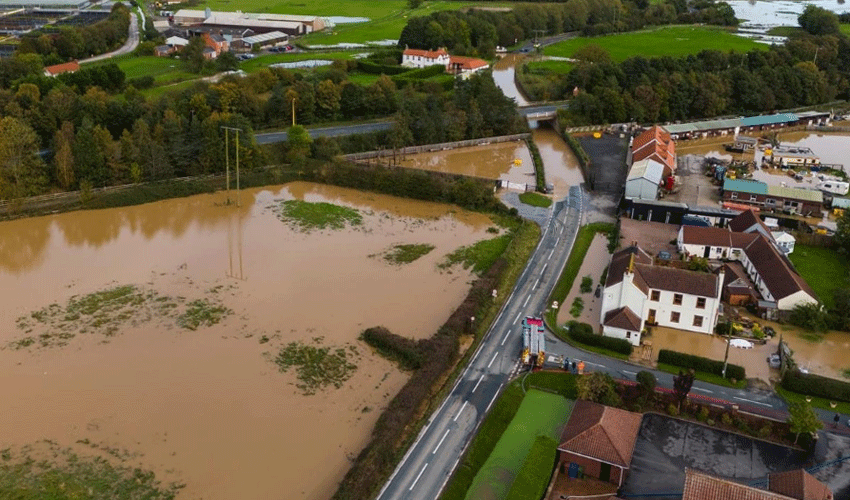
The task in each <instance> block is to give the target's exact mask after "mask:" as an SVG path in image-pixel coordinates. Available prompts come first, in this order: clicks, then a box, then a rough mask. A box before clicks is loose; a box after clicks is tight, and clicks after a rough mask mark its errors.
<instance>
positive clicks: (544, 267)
mask: <svg viewBox="0 0 850 500" xmlns="http://www.w3.org/2000/svg"><path fill="white" fill-rule="evenodd" d="M548 265H549V264H548V263H546V264H543V269H541V270H540V274H543V273H545V272H546V266H548Z"/></svg>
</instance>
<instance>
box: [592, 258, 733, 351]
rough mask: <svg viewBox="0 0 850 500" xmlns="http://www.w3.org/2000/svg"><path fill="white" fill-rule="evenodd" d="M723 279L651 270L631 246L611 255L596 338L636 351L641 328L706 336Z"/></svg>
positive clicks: (710, 330)
mask: <svg viewBox="0 0 850 500" xmlns="http://www.w3.org/2000/svg"><path fill="white" fill-rule="evenodd" d="M723 279H724V275H723V272H722V271H721V272H720V273H719V274H711V273H701V272H697V271H687V270H684V269H676V268H672V267H662V266H655V265H653V263H652V257H650V256H649V254H647V253H646V252H644V251H643V250H641V249H640V248H639V247H637V246H631V247H628V248H626V249H624V250H621V251H619V252H617V253H615V254H614V255H613V256H612V257H611V264H610V265H609V266H608V277H607V279H606V282H605V291H604V292H603V294H602V311H601V322H602V334H603V335H605V336H608V337H616V338H622V339H626V340H628V341H629V342H631V343H632V345H640V339H641V333H642V331H643V328H644V326H646V325H648V324H649V325H659V326H665V327H670V328H677V329H681V330H689V331H692V332H698V333H705V334H711V333H713V332H714V327H715V326H716V325H717V315H718V311H719V309H720V292H721V287H722V285H723Z"/></svg>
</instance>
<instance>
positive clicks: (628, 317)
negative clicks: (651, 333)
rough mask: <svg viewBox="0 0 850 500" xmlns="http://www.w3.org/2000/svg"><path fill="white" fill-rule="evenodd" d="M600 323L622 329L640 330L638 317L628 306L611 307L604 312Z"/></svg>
mask: <svg viewBox="0 0 850 500" xmlns="http://www.w3.org/2000/svg"><path fill="white" fill-rule="evenodd" d="M602 324H603V325H605V326H611V327H614V328H622V329H623V330H634V331H637V330H640V318H639V317H638V315H637V314H635V313H634V311H632V310H631V309H629V307H628V306H623V307H619V308H617V309H612V310H610V311H608V312H607V313H605V319H604V320H603V321H602Z"/></svg>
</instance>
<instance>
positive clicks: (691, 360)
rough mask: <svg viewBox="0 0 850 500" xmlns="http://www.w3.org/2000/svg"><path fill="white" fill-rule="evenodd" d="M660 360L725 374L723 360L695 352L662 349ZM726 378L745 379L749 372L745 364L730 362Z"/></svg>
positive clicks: (707, 371) (669, 363)
mask: <svg viewBox="0 0 850 500" xmlns="http://www.w3.org/2000/svg"><path fill="white" fill-rule="evenodd" d="M658 362H659V363H665V364H668V365H673V366H680V367H682V368H693V369H694V370H696V371H698V372H705V373H712V374H714V375H720V376H723V361H715V360H713V359H708V358H704V357H702V356H694V355H693V354H685V353H682V352H676V351H670V350H667V349H661V350H660V351H658ZM726 378H730V379H731V378H734V379H735V380H744V379H745V378H747V372H746V370H744V367H743V366H738V365H733V364H731V363H729V364H728V365H726Z"/></svg>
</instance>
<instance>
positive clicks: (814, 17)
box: [797, 5, 841, 35]
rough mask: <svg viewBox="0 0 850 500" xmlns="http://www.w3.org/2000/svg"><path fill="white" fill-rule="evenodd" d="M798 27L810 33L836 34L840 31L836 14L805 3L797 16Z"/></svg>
mask: <svg viewBox="0 0 850 500" xmlns="http://www.w3.org/2000/svg"><path fill="white" fill-rule="evenodd" d="M797 22H798V23H800V27H801V28H803V29H804V30H806V31H808V32H809V33H811V34H812V35H837V34H838V33H840V31H841V30H840V28H839V26H838V16H837V15H836V14H835V13H834V12H831V11H829V10H826V9H824V8H822V7H818V6H816V5H807V6H806V9H805V10H804V11H803V13H802V14H800V15H799V16H798V17H797Z"/></svg>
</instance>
